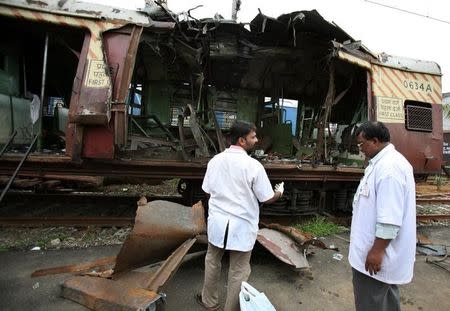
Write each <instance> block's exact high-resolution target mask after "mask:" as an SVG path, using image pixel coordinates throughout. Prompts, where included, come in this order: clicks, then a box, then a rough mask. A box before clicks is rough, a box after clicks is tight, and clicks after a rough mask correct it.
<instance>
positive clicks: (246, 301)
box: [239, 282, 276, 311]
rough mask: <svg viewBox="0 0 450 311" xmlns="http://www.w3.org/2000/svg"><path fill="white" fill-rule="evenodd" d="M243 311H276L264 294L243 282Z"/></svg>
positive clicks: (240, 298) (240, 296) (241, 298)
mask: <svg viewBox="0 0 450 311" xmlns="http://www.w3.org/2000/svg"><path fill="white" fill-rule="evenodd" d="M239 304H240V306H241V311H276V310H275V308H274V307H273V305H272V304H271V303H270V301H269V299H267V297H266V295H264V293H260V292H258V290H256V289H255V288H254V287H253V286H251V285H250V284H248V283H247V282H242V284H241V291H240V293H239Z"/></svg>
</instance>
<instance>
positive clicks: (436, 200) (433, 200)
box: [416, 197, 450, 205]
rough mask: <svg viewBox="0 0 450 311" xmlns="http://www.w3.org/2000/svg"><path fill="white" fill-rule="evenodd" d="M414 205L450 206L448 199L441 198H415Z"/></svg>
mask: <svg viewBox="0 0 450 311" xmlns="http://www.w3.org/2000/svg"><path fill="white" fill-rule="evenodd" d="M416 203H418V204H433V203H439V204H449V205H450V198H448V197H447V198H445V197H444V198H443V197H434V198H417V199H416Z"/></svg>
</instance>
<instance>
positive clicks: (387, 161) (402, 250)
mask: <svg viewBox="0 0 450 311" xmlns="http://www.w3.org/2000/svg"><path fill="white" fill-rule="evenodd" d="M376 223H383V224H390V225H395V226H399V227H400V229H399V231H398V235H397V237H396V238H394V239H393V240H391V242H390V243H389V245H388V247H387V248H386V253H385V255H384V258H383V261H382V264H381V270H380V271H379V272H377V274H374V275H372V277H373V278H375V279H377V280H379V281H382V282H384V283H388V284H405V283H409V282H410V281H411V279H412V276H413V269H414V261H415V253H416V191H415V183H414V175H413V169H412V167H411V165H410V164H409V162H408V161H407V160H406V159H405V158H404V157H403V156H402V155H401V154H400V153H399V152H398V151H396V150H395V147H394V146H393V145H392V144H389V145H387V146H386V147H384V148H383V149H382V150H381V151H380V152H379V153H378V154H377V155H376V156H375V157H374V158H373V159H371V160H370V161H369V166H368V167H367V168H366V170H365V172H364V177H363V178H362V179H361V182H360V184H359V186H358V189H357V190H356V193H355V197H354V199H353V218H352V227H351V233H350V250H349V257H348V260H349V262H350V265H351V266H352V267H353V268H355V269H356V270H358V271H359V272H361V273H365V274H367V275H369V272H367V271H366V270H365V262H366V257H367V253H368V252H369V250H370V249H371V247H372V245H373V243H374V241H375V231H376Z"/></svg>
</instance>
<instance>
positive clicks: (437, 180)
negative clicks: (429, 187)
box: [434, 175, 447, 191]
mask: <svg viewBox="0 0 450 311" xmlns="http://www.w3.org/2000/svg"><path fill="white" fill-rule="evenodd" d="M446 181H447V179H446V178H445V176H443V175H435V176H434V184H435V185H436V187H437V189H438V190H439V191H441V189H442V186H443V185H445V183H446Z"/></svg>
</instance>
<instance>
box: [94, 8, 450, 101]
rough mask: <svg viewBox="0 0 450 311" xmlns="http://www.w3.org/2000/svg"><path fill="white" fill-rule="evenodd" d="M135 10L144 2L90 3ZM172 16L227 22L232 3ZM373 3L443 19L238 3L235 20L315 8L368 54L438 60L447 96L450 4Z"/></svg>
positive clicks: (178, 10) (383, 10)
mask: <svg viewBox="0 0 450 311" xmlns="http://www.w3.org/2000/svg"><path fill="white" fill-rule="evenodd" d="M88 1H91V2H94V1H95V2H102V1H103V2H104V3H106V4H108V5H115V4H116V3H117V5H118V6H121V7H126V8H133V7H136V6H137V7H140V6H142V5H141V3H142V2H143V1H142V0H127V1H122V0H88ZM167 1H168V6H169V9H170V10H171V11H173V12H175V13H181V12H183V11H187V10H188V9H191V8H193V7H195V6H197V5H200V4H202V5H203V7H202V8H198V9H196V10H194V11H192V12H191V14H192V15H193V16H194V17H196V18H202V17H213V16H214V14H215V13H220V14H221V15H222V16H223V17H224V18H226V19H230V18H231V4H232V0H220V1H219V0H167ZM374 1H375V2H378V3H382V4H386V5H389V6H393V7H397V8H401V9H403V10H407V11H412V12H415V13H418V14H421V15H426V16H430V17H433V18H436V19H440V20H444V21H446V22H445V23H444V22H439V21H436V20H433V19H431V18H425V17H420V16H416V15H413V14H408V13H405V12H400V11H398V10H393V9H390V8H386V7H382V6H379V5H376V4H373V3H370V2H367V1H364V0H340V1H337V0H315V1H314V0H278V1H277V0H242V4H241V9H240V11H239V12H238V21H239V22H250V21H251V20H252V19H253V18H254V17H255V16H256V15H257V14H258V8H260V9H261V12H262V13H263V14H265V15H268V16H271V17H275V18H276V17H278V16H279V15H281V14H284V13H290V12H292V11H301V10H312V9H316V10H317V11H318V12H319V13H320V14H321V15H322V16H323V17H324V18H325V19H326V20H327V21H329V22H332V21H334V22H335V23H336V24H337V25H339V26H340V27H341V28H342V29H343V30H344V31H346V32H347V33H348V34H349V35H350V36H352V37H353V38H354V39H355V40H361V41H362V43H363V44H364V45H365V46H366V47H367V48H369V50H371V51H373V52H376V53H379V52H386V53H387V54H391V55H397V56H404V57H409V58H415V59H421V60H429V61H434V62H437V63H438V64H439V65H440V66H441V70H442V74H443V77H442V84H443V86H442V91H443V92H444V93H445V92H450V39H449V38H448V34H449V33H450V1H447V0H419V1H418V0H408V1H404V0H403V1H402V0H374Z"/></svg>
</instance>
